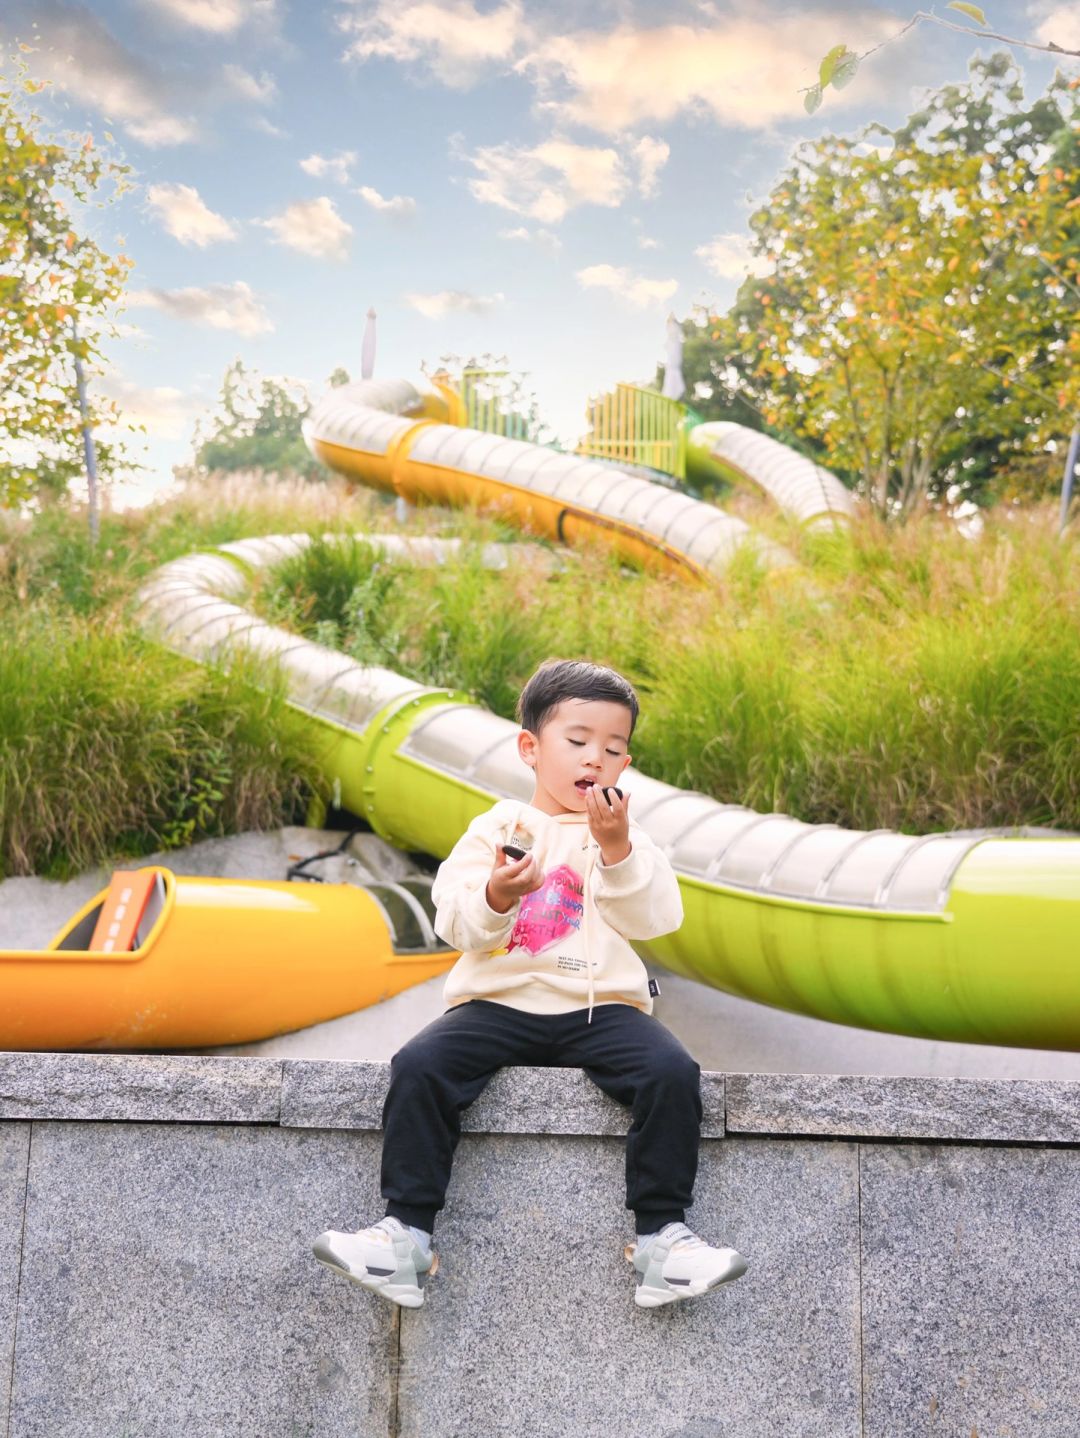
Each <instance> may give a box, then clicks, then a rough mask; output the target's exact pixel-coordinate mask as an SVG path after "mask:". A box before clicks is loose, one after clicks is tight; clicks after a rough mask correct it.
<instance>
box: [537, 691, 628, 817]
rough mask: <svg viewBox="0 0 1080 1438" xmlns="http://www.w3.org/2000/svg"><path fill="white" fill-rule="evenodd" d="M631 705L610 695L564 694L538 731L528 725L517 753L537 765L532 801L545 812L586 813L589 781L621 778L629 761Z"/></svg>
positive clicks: (603, 782)
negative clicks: (581, 696) (584, 696)
mask: <svg viewBox="0 0 1080 1438" xmlns="http://www.w3.org/2000/svg"><path fill="white" fill-rule="evenodd" d="M629 743H630V710H629V709H627V708H626V706H625V705H624V704H615V703H612V702H611V701H610V700H607V699H564V700H563V701H562V703H561V704H557V705H556V706H555V708H554V709H553V710H552V712H551V713H550V714H549V715H548V717H547V720H546V722H545V723H544V724H543V726H542V727H541V729H540V733H539V734H533V733H531V731H530V730H528V729H523V730H522V731H521V733H520V734H519V735H518V753H519V754H520V755H521V757H522V759H523V760H524V761H525V763H526V764H528V766H529V768H530V769H532V771H533V774H534V776H535V780H536V785H535V788H534V790H533V797H532V804H533V807H534V808H536V809H540V810H542V812H543V813H545V814H566V813H570V814H583V813H584V812H585V792H586V790H587V789H588V787H589V786H590V784H599V785H600V786H601V787H606V786H607V785H609V784H617V783H618V782H619V775H620V774H621V773H622V771H623V770H624V769H625V768H626V766H627V764H629V763H630V755H629V754H628V752H627V746H628V745H629Z"/></svg>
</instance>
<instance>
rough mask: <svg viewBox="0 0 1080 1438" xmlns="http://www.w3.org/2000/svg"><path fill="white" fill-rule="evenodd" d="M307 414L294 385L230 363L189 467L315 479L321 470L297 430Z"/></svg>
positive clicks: (306, 405)
mask: <svg viewBox="0 0 1080 1438" xmlns="http://www.w3.org/2000/svg"><path fill="white" fill-rule="evenodd" d="M339 373H342V372H339V371H335V375H338V374H339ZM310 408H311V405H310V403H309V401H308V398H307V395H306V394H303V393H300V392H299V390H298V387H297V386H296V385H289V384H285V383H283V382H282V381H281V380H276V379H260V378H258V377H257V376H256V375H255V374H254V372H253V371H250V370H248V369H246V368H245V366H244V364H243V362H242V361H241V360H234V361H233V363H232V364H231V365H230V366H229V367H228V369H227V370H226V371H225V377H224V379H223V380H222V385H221V404H220V408H219V411H218V413H217V414H216V415H215V416H214V418H213V421H212V423H211V428H210V432H209V433H208V434H206V435H203V434H202V433H201V432H200V433H198V434H197V437H196V441H195V462H196V464H197V465H199V466H200V467H201V468H202V469H204V470H210V471H213V472H221V473H232V472H235V471H237V470H263V471H265V472H267V473H273V474H299V475H303V476H304V477H305V478H306V479H318V478H321V477H322V476H324V475H325V474H326V470H325V468H324V467H323V466H322V465H321V464H320V463H319V461H318V460H317V459H316V458H315V457H314V455H312V454H311V452H310V451H309V450H308V448H307V445H305V443H304V438H303V435H302V433H301V429H300V426H301V425H302V423H303V421H304V417H305V416H306V415H307V413H308V411H309V410H310Z"/></svg>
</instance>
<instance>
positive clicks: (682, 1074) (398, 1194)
mask: <svg viewBox="0 0 1080 1438" xmlns="http://www.w3.org/2000/svg"><path fill="white" fill-rule="evenodd" d="M586 1018H587V1012H586V1010H585V1009H577V1010H575V1011H574V1012H573V1013H569V1014H526V1013H522V1012H520V1010H518V1009H512V1008H509V1007H508V1006H507V1005H506V1004H494V1003H489V1002H488V1001H487V1000H485V999H473V1000H471V1001H470V1002H469V1003H464V1004H459V1005H458V1006H457V1007H456V1008H453V1009H450V1010H449V1011H448V1012H447V1013H445V1014H443V1015H442V1017H441V1018H438V1019H436V1020H435V1022H434V1023H432V1024H429V1025H428V1026H427V1028H426V1029H422V1030H421V1031H420V1033H418V1034H417V1035H416V1036H415V1037H414V1038H412V1039H410V1040H409V1042H408V1043H407V1044H406V1045H405V1046H404V1048H402V1049H400V1050H399V1051H398V1052H397V1053H396V1054H395V1055H394V1058H393V1061H392V1063H391V1067H390V1091H389V1093H388V1094H387V1096H386V1104H385V1107H384V1108H383V1152H382V1194H383V1197H384V1198H385V1199H386V1211H387V1213H388V1214H390V1215H391V1216H392V1217H393V1218H397V1219H399V1220H400V1221H401V1222H402V1223H406V1224H411V1225H413V1226H414V1227H416V1228H422V1229H425V1230H426V1231H428V1232H430V1231H431V1229H432V1228H433V1227H434V1224H435V1215H436V1213H437V1212H438V1211H439V1209H440V1208H442V1206H443V1201H444V1199H445V1197H446V1188H447V1184H448V1183H449V1182H450V1165H451V1163H452V1162H453V1157H454V1150H455V1149H456V1148H457V1144H458V1139H459V1138H460V1136H461V1114H462V1112H463V1111H464V1110H465V1109H466V1108H468V1106H469V1105H470V1104H471V1103H472V1102H473V1101H474V1100H475V1099H476V1098H478V1097H479V1095H480V1093H481V1092H482V1090H483V1088H484V1086H485V1084H486V1083H487V1082H488V1080H489V1079H490V1078H491V1077H492V1075H493V1074H494V1073H495V1072H496V1070H497V1069H500V1068H503V1067H504V1066H505V1065H507V1064H537V1065H542V1066H545V1067H557V1068H582V1069H584V1070H585V1072H586V1073H587V1074H588V1076H589V1078H591V1079H592V1081H593V1083H595V1084H597V1085H598V1086H599V1087H600V1088H602V1089H603V1091H604V1092H605V1093H607V1094H610V1095H611V1097H612V1098H615V1099H618V1101H619V1102H620V1103H623V1104H626V1105H628V1107H629V1108H630V1111H631V1115H632V1118H631V1123H630V1131H629V1133H628V1134H627V1136H626V1206H627V1208H629V1209H632V1210H633V1213H634V1216H635V1219H636V1223H637V1232H638V1233H654V1232H656V1231H657V1230H658V1229H661V1228H663V1226H664V1224H665V1223H675V1222H681V1221H682V1220H683V1218H684V1215H685V1210H686V1209H687V1208H688V1207H689V1205H690V1203H691V1202H692V1198H693V1189H694V1176H695V1174H696V1173H697V1160H698V1135H699V1131H700V1126H701V1095H700V1086H699V1082H698V1080H699V1076H700V1072H701V1070H700V1069H699V1068H698V1065H697V1064H696V1063H695V1062H694V1060H693V1059H692V1058H691V1056H690V1055H689V1054H688V1053H687V1051H686V1049H684V1048H683V1046H682V1044H681V1043H680V1042H679V1041H678V1039H677V1038H676V1037H675V1035H674V1034H672V1033H670V1032H669V1031H668V1030H667V1029H666V1028H665V1027H664V1025H663V1024H662V1023H660V1021H659V1020H658V1019H654V1018H651V1017H650V1016H649V1015H648V1014H644V1013H642V1012H641V1010H640V1009H635V1008H632V1007H631V1006H630V1005H629V1004H601V1005H600V1006H599V1007H598V1008H595V1009H593V1014H592V1023H591V1024H590V1023H587V1022H586Z"/></svg>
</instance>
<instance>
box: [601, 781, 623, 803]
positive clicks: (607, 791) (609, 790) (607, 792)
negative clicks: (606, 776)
mask: <svg viewBox="0 0 1080 1438" xmlns="http://www.w3.org/2000/svg"><path fill="white" fill-rule="evenodd" d="M600 792H601V793H602V794H603V796H604V798H605V799H606V800H607V801H608V808H609V809H610V808H612V803H611V796H612V794H618V796H619V798H620V799H621V798H622V790H621V789H620V788H618V786H617V785H615V784H609V785H607V787H606V788H604V789H601V791H600Z"/></svg>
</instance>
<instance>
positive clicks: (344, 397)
mask: <svg viewBox="0 0 1080 1438" xmlns="http://www.w3.org/2000/svg"><path fill="white" fill-rule="evenodd" d="M453 401H454V396H453V395H447V396H444V395H440V394H434V393H433V394H422V393H421V392H420V391H419V390H417V389H415V388H414V387H413V386H412V385H411V384H409V383H408V382H407V381H405V380H391V381H387V380H361V381H360V382H359V383H357V384H351V385H343V386H341V387H340V388H338V389H334V390H331V391H330V393H329V394H328V395H327V396H326V397H325V398H324V399H323V400H321V401H320V403H319V404H318V405H316V407H315V409H314V410H313V411H312V413H311V415H310V416H309V417H308V419H307V420H306V421H305V422H304V437H305V439H306V440H307V443H308V446H309V448H310V449H311V451H312V453H313V454H315V455H317V456H318V457H319V458H320V459H321V460H323V461H324V462H325V463H326V464H328V465H329V466H330V467H331V468H332V469H336V470H339V471H340V472H341V473H342V474H345V475H349V476H351V477H352V478H353V479H357V480H360V481H361V482H362V483H364V484H368V485H373V486H374V487H375V488H377V489H382V490H387V491H389V492H391V493H394V494H398V495H400V496H402V497H403V498H404V499H407V500H410V501H414V502H415V501H422V502H428V503H434V504H445V505H470V506H477V507H482V508H486V509H494V510H496V511H497V512H499V513H503V514H505V515H506V516H507V517H508V518H510V519H512V520H514V521H515V522H517V523H520V524H522V525H524V526H526V527H527V528H528V529H529V530H530V531H531V532H532V533H534V534H539V535H544V536H547V537H549V538H552V539H557V540H559V541H560V542H561V543H565V544H571V545H572V544H574V543H575V542H576V541H578V540H580V539H582V538H587V537H600V538H601V539H603V541H604V542H605V543H607V544H610V545H611V546H612V547H613V548H614V549H615V550H616V552H617V553H619V554H621V555H623V556H624V557H626V558H627V559H630V560H633V561H636V562H639V563H647V564H653V565H656V566H659V567H661V568H664V569H668V570H672V571H674V572H676V573H680V574H682V575H683V576H684V577H685V576H694V577H697V578H700V579H708V578H709V577H710V576H715V575H719V574H722V573H723V571H724V570H725V569H726V567H727V566H728V564H729V563H730V562H731V559H732V557H733V556H734V554H735V553H736V552H737V551H738V550H739V549H740V548H741V547H743V546H749V547H750V548H751V549H752V550H754V552H755V553H756V554H757V555H758V556H759V557H760V559H761V560H762V562H763V563H765V564H767V565H770V566H779V565H783V564H789V563H790V562H791V559H790V556H789V555H788V554H786V553H785V551H784V550H782V549H781V548H780V547H779V546H778V545H775V544H772V543H770V542H769V541H768V540H766V539H764V538H762V537H761V536H760V535H756V534H755V533H754V532H753V531H752V530H751V529H750V527H749V526H748V525H746V524H744V523H743V521H742V520H740V519H736V518H735V517H734V516H733V515H729V514H725V513H724V512H723V511H722V510H719V509H717V508H716V507H715V506H714V505H711V504H704V503H702V501H701V500H697V499H693V498H691V496H690V495H688V494H684V493H682V492H681V491H680V490H677V489H670V488H668V487H666V486H664V485H659V484H653V483H651V482H650V481H649V480H646V479H640V478H638V477H637V476H635V475H630V474H624V473H622V471H621V470H618V469H613V468H612V467H611V465H608V464H600V463H598V462H597V461H596V460H592V459H583V458H582V457H581V456H580V455H576V454H560V453H558V452H557V451H555V450H551V449H544V448H543V447H542V446H540V445H535V444H529V443H527V442H526V441H525V440H518V439H504V438H503V437H502V436H501V435H494V434H483V433H481V432H480V431H479V430H474V429H466V428H463V427H462V426H460V425H458V424H454V423H452V422H447V421H448V420H450V419H452V416H453ZM819 488H820V486H819Z"/></svg>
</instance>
